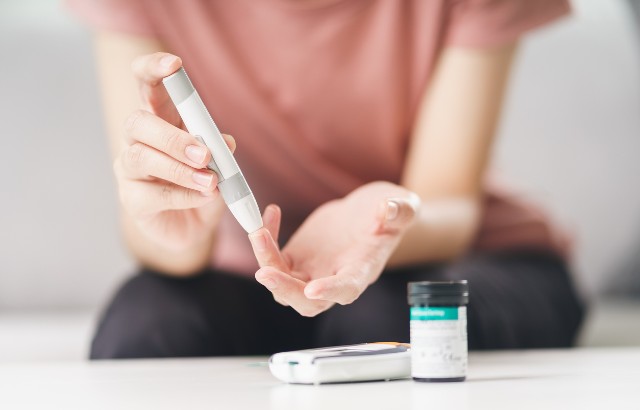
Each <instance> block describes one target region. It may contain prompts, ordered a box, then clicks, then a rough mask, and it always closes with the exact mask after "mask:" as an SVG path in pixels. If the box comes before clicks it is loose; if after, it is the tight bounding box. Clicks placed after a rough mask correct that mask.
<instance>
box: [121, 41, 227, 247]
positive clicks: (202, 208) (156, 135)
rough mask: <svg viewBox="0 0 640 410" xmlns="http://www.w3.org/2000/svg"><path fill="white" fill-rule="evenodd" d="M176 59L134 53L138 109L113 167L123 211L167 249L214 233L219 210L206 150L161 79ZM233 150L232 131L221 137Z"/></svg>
mask: <svg viewBox="0 0 640 410" xmlns="http://www.w3.org/2000/svg"><path fill="white" fill-rule="evenodd" d="M181 65H182V62H181V60H180V58H178V57H176V56H174V55H171V54H167V53H154V54H149V55H144V56H141V57H138V58H136V59H135V60H134V61H133V63H132V66H131V67H132V70H133V74H134V76H135V78H136V79H137V81H138V84H139V91H140V96H141V99H142V106H141V109H139V110H136V111H134V112H133V113H131V115H129V117H128V119H127V120H126V121H125V125H124V139H125V144H124V149H123V150H122V151H121V152H120V154H119V155H117V156H116V159H115V161H114V171H115V175H116V180H117V183H118V189H119V195H120V200H121V202H122V205H123V207H124V209H125V211H126V212H127V213H128V214H129V215H130V216H131V218H133V220H134V221H135V222H136V224H137V225H138V227H139V230H140V231H141V232H142V233H143V234H144V235H145V236H147V237H148V238H149V239H150V240H152V241H153V242H155V243H156V244H157V245H160V246H161V247H162V248H166V249H167V250H174V251H175V250H183V249H187V248H189V247H191V246H193V245H196V244H199V243H201V242H203V241H205V240H207V238H210V237H211V235H212V234H213V230H214V228H215V225H216V223H217V220H218V217H219V212H216V207H217V206H218V204H217V202H219V201H216V198H217V197H218V190H217V188H216V187H217V183H218V179H217V176H216V174H215V173H214V172H212V171H210V170H209V169H207V168H206V165H207V164H208V163H209V161H210V160H211V153H210V152H209V150H208V149H207V148H206V146H205V145H204V144H203V143H201V142H199V141H198V140H197V139H196V138H195V137H194V136H193V135H191V134H189V133H188V132H186V131H184V130H183V129H182V121H181V119H180V116H179V114H178V112H177V110H176V108H175V106H174V105H173V103H172V101H171V99H170V98H169V95H168V94H167V91H166V90H165V88H164V85H163V84H162V78H163V77H166V76H168V75H170V74H172V73H174V72H175V71H176V70H178V69H179V68H180V66H181ZM224 138H225V140H226V142H227V145H228V146H229V148H230V149H231V151H234V149H235V142H234V140H233V138H232V137H231V136H227V135H225V136H224Z"/></svg>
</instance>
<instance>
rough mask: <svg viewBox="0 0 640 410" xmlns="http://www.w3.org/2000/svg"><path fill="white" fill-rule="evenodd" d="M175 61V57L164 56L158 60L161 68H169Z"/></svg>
mask: <svg viewBox="0 0 640 410" xmlns="http://www.w3.org/2000/svg"><path fill="white" fill-rule="evenodd" d="M175 61H176V56H164V57H162V58H161V59H160V65H161V66H162V67H163V68H169V67H171V65H172V64H173V63H174V62H175Z"/></svg>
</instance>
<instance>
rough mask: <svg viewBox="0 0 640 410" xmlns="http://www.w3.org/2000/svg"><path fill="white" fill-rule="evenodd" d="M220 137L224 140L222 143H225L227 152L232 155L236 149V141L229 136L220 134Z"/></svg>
mask: <svg viewBox="0 0 640 410" xmlns="http://www.w3.org/2000/svg"><path fill="white" fill-rule="evenodd" d="M222 137H223V138H224V142H226V143H227V147H229V150H230V151H231V153H234V152H235V151H236V147H237V144H236V139H235V138H233V136H231V135H229V134H222Z"/></svg>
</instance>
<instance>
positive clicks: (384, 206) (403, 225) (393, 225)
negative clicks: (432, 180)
mask: <svg viewBox="0 0 640 410" xmlns="http://www.w3.org/2000/svg"><path fill="white" fill-rule="evenodd" d="M419 209H420V197H419V196H418V195H416V194H415V193H413V192H412V193H410V194H409V195H408V196H407V197H393V198H387V199H385V200H384V201H383V202H382V203H381V204H380V207H379V211H378V228H377V230H376V233H377V234H394V233H400V232H402V231H404V230H405V229H407V228H408V227H409V226H411V224H412V223H413V221H414V220H415V218H416V215H417V213H418V211H419Z"/></svg>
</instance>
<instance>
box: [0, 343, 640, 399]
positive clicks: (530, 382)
mask: <svg viewBox="0 0 640 410" xmlns="http://www.w3.org/2000/svg"><path fill="white" fill-rule="evenodd" d="M42 342H43V343H46V341H44V340H43V341H42ZM261 360H265V359H264V358H212V359H169V360H128V361H103V362H93V363H91V362H66V363H63V362H61V363H51V362H49V363H33V362H31V363H8V364H2V365H0V409H23V408H28V409H32V408H56V409H145V408H149V409H157V410H161V409H171V410H177V409H325V410H333V409H341V408H345V409H367V410H369V409H372V408H376V409H378V408H379V409H467V408H468V409H491V410H495V409H545V410H546V409H551V408H554V409H555V408H557V409H598V410H603V409H604V410H609V409H611V410H613V409H640V348H620V349H578V350H552V351H522V352H502V353H473V354H472V355H471V356H470V367H469V376H468V380H467V381H466V382H463V383H443V384H434V383H417V382H414V381H412V380H400V381H391V382H372V383H352V384H340V385H321V386H300V385H286V384H282V383H280V382H279V381H277V380H276V379H274V378H273V377H272V376H271V374H270V373H269V370H268V368H267V367H264V366H259V365H256V363H257V362H259V361H261Z"/></svg>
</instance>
